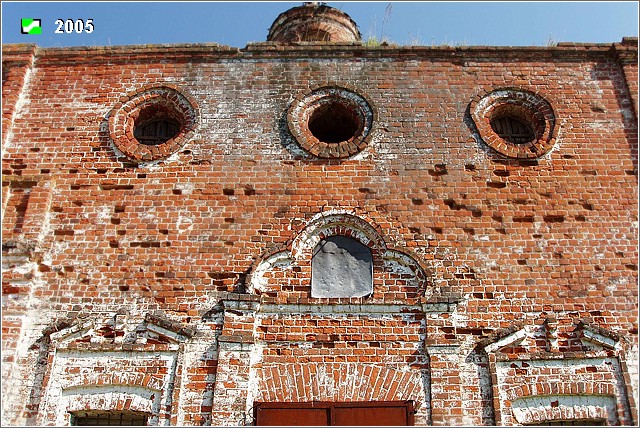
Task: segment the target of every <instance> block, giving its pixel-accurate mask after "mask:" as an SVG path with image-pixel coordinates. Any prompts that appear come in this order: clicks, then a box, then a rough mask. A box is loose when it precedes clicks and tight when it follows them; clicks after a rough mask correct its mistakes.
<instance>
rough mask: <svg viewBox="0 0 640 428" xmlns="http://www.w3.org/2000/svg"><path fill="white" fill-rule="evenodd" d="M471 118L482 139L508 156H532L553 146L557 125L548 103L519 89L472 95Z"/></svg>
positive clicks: (534, 94) (531, 93) (540, 154)
mask: <svg viewBox="0 0 640 428" xmlns="http://www.w3.org/2000/svg"><path fill="white" fill-rule="evenodd" d="M470 112H471V117H472V119H473V121H474V124H475V126H476V129H477V131H478V133H479V135H480V138H481V139H482V141H484V142H485V143H486V144H487V145H488V146H489V147H491V148H492V149H494V150H496V151H497V152H499V153H501V154H503V155H505V156H508V157H512V158H520V159H532V158H538V157H540V156H543V155H544V154H546V153H547V152H549V150H551V149H552V148H553V145H554V144H555V141H556V136H557V134H558V125H557V120H556V117H555V113H554V111H553V108H552V107H551V104H550V103H549V102H548V101H547V100H546V99H545V98H543V97H542V96H540V95H539V94H536V93H533V92H529V91H525V90H521V89H512V88H506V89H497V90H494V91H491V92H489V93H487V94H485V95H483V96H477V97H475V98H474V99H473V100H472V101H471V104H470Z"/></svg>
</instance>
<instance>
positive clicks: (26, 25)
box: [20, 18, 42, 34]
mask: <svg viewBox="0 0 640 428" xmlns="http://www.w3.org/2000/svg"><path fill="white" fill-rule="evenodd" d="M20 32H21V33H22V34H42V20H40V19H36V18H22V21H21V27H20Z"/></svg>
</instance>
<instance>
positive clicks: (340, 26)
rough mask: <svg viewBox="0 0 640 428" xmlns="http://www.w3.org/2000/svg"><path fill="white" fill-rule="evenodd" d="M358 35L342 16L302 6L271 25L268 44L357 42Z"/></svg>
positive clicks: (323, 7) (308, 4)
mask: <svg viewBox="0 0 640 428" xmlns="http://www.w3.org/2000/svg"><path fill="white" fill-rule="evenodd" d="M360 40H361V36H360V31H358V27H357V25H356V23H355V22H354V21H353V20H352V19H351V18H350V17H349V15H347V14H346V13H344V12H342V11H340V10H338V9H335V8H333V7H330V6H326V5H324V4H322V3H318V2H306V3H304V4H303V5H302V6H297V7H294V8H292V9H289V10H287V11H286V12H283V13H281V14H280V15H279V16H278V17H277V18H276V20H275V21H274V22H273V24H272V25H271V28H270V29H269V35H268V36H267V41H269V42H285V43H290V42H359V41H360Z"/></svg>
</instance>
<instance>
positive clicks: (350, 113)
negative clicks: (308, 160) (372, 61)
mask: <svg viewBox="0 0 640 428" xmlns="http://www.w3.org/2000/svg"><path fill="white" fill-rule="evenodd" d="M373 122H374V109H373V108H372V107H371V106H370V105H369V103H368V102H367V101H366V100H365V99H364V97H362V96H361V95H359V94H357V93H356V92H355V91H352V90H350V89H346V88H338V87H323V88H319V89H316V90H314V91H311V92H310V93H308V94H305V95H302V96H299V97H297V98H296V99H295V100H294V102H293V103H292V104H291V106H290V107H289V110H288V112H287V124H288V127H289V131H290V132H291V134H292V135H293V137H294V138H295V139H296V141H297V142H298V144H299V145H300V146H301V147H302V148H303V149H304V150H305V151H307V152H308V153H310V154H311V155H313V156H316V157H318V158H328V159H331V158H334V159H340V158H347V157H349V156H353V155H355V154H357V153H359V152H360V151H362V150H363V149H364V148H365V147H366V146H367V144H368V143H369V140H370V138H371V127H372V125H373Z"/></svg>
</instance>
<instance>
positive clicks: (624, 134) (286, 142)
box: [2, 39, 638, 425]
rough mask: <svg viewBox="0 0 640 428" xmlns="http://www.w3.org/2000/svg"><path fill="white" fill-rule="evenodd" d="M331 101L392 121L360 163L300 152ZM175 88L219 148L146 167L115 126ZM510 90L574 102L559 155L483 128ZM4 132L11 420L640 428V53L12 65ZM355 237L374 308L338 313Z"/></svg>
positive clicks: (245, 54)
mask: <svg viewBox="0 0 640 428" xmlns="http://www.w3.org/2000/svg"><path fill="white" fill-rule="evenodd" d="M328 86H330V87H340V88H348V89H349V90H350V91H354V92H355V93H357V94H359V95H361V96H363V97H365V99H366V101H367V103H368V104H369V105H370V106H371V107H372V108H373V109H375V112H376V114H375V121H374V122H373V124H372V129H371V133H370V136H369V140H368V142H367V144H366V146H363V147H362V150H361V151H358V152H357V153H356V154H355V155H353V156H351V157H346V158H340V159H316V158H314V157H313V156H312V155H310V154H309V153H308V152H306V151H305V150H304V148H303V147H302V146H300V145H298V144H297V143H296V140H295V137H294V136H292V135H290V134H289V131H288V129H289V127H288V125H287V122H286V121H287V111H288V109H289V107H290V106H291V104H292V102H294V100H295V97H297V96H300V94H308V93H310V92H311V91H313V90H314V89H317V88H322V87H328ZM151 87H170V88H172V90H173V89H175V90H176V91H179V92H180V93H181V94H182V95H183V96H184V97H185V98H186V99H188V100H190V101H192V102H191V104H192V105H197V109H198V118H197V124H196V126H195V129H194V130H193V131H192V133H191V134H190V138H189V140H188V141H186V142H184V144H182V142H181V145H179V149H178V150H177V151H176V152H175V153H169V154H168V157H166V158H162V159H155V160H152V161H145V159H144V158H139V159H130V158H128V157H127V156H126V155H125V154H124V153H122V152H121V151H119V150H118V149H117V147H116V146H115V145H114V143H113V141H112V139H111V136H110V131H109V117H108V115H109V112H111V111H112V110H113V109H114V108H115V106H117V105H122V103H124V102H125V101H126V100H127V99H128V98H127V97H128V96H129V95H128V94H131V93H141V92H142V89H143V88H145V89H146V88H151ZM500 88H517V89H519V90H522V91H527V92H530V93H535V94H539V95H540V96H541V97H543V98H544V99H545V100H546V101H547V102H549V104H550V105H551V107H552V109H553V112H554V114H555V119H556V124H557V125H558V126H559V130H558V132H557V135H556V137H555V144H554V146H553V147H552V148H551V150H550V151H549V152H548V153H546V154H545V155H544V156H542V157H533V158H528V159H522V160H518V159H512V158H507V157H505V156H503V155H501V154H499V153H497V152H495V151H493V149H491V148H489V147H488V146H487V145H486V144H485V142H484V141H482V138H481V136H480V135H479V134H478V133H477V129H476V128H475V126H474V124H473V120H472V119H471V117H470V116H469V113H468V111H467V110H468V107H469V105H470V103H471V102H472V100H473V99H474V97H482V96H484V95H485V94H488V93H490V92H491V91H494V90H497V89H500ZM3 119H4V120H3V160H2V170H3V205H2V207H3V282H2V295H3V301H2V305H3V306H2V317H3V319H2V346H3V353H2V357H3V371H2V381H3V382H2V383H3V400H2V406H3V407H2V410H3V411H2V415H3V416H2V418H3V424H10V425H12V424H20V425H21V424H42V425H56V424H65V423H68V420H69V419H68V418H69V412H73V411H79V410H86V409H101V410H131V411H143V412H147V413H149V414H150V415H151V419H150V421H151V422H152V423H161V424H172V425H209V424H213V425H236V424H249V423H251V422H252V419H251V417H252V411H251V408H252V405H253V402H254V401H313V400H318V401H378V400H380V401H385V400H414V403H415V406H416V415H415V421H416V424H421V425H424V424H430V423H432V424H434V425H479V424H495V423H498V424H523V423H535V422H540V421H544V420H547V419H554V418H555V419H562V418H565V419H566V418H569V419H571V418H575V419H589V418H591V419H594V418H595V419H598V418H601V419H605V420H607V421H608V422H609V423H623V424H636V423H637V421H638V419H637V408H636V404H637V397H638V384H637V374H638V341H637V316H638V312H637V304H638V296H637V287H636V285H637V209H636V204H637V196H638V195H637V155H638V152H637V40H635V42H634V41H633V39H625V41H623V42H622V43H614V44H601V45H563V46H559V47H548V48H492V47H472V48H442V47H441V48H427V47H375V48H371V47H369V48H367V47H363V46H362V45H357V44H350V45H340V44H326V43H325V44H319V45H315V46H312V45H304V44H302V45H280V44H278V43H275V42H267V43H256V44H252V45H249V46H248V47H247V48H246V49H242V50H239V49H235V48H229V47H223V46H216V45H180V46H137V47H109V48H99V47H98V48H46V49H34V47H32V46H3ZM335 234H339V235H344V236H349V237H352V238H354V239H358V240H359V241H360V242H361V243H363V244H364V245H366V246H367V247H369V248H370V249H371V252H372V258H373V293H372V294H371V295H370V296H367V297H364V298H342V299H340V298H330V297H327V298H318V299H316V298H312V297H311V281H310V275H311V272H312V269H311V264H312V260H311V255H312V252H313V249H314V247H315V244H317V242H319V241H320V240H321V239H323V238H324V237H326V236H331V235H335ZM541 396H542V397H547V398H540V397H541ZM594 396H598V397H601V398H593V397H594ZM598 400H599V401H598ZM555 409H557V410H555ZM585 409H586V410H585ZM589 409H591V410H589ZM585 415H586V416H585Z"/></svg>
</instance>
